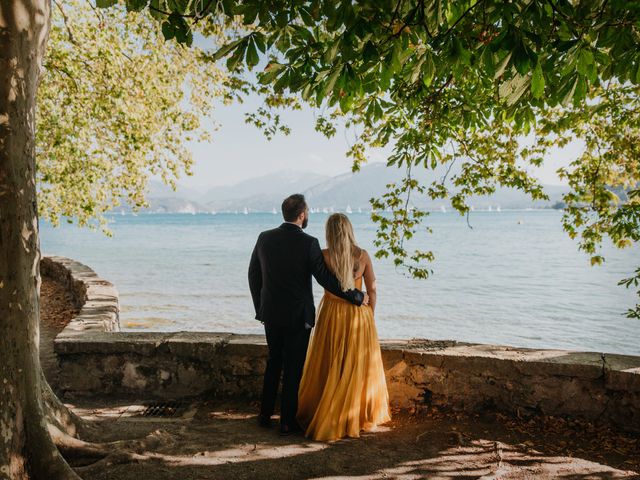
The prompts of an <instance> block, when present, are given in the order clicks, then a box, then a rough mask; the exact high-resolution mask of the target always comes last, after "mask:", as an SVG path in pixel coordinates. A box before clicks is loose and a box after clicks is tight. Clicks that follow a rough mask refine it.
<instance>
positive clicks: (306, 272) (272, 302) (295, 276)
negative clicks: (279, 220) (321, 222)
mask: <svg viewBox="0 0 640 480" xmlns="http://www.w3.org/2000/svg"><path fill="white" fill-rule="evenodd" d="M314 242H315V243H317V242H318V241H317V240H316V239H315V238H313V237H312V236H310V235H307V234H306V233H304V232H303V231H302V229H301V228H300V227H298V226H297V225H294V224H291V223H283V224H282V225H281V226H279V227H278V228H274V229H273V230H267V231H266V232H262V233H261V234H260V236H259V237H258V241H257V243H256V248H255V250H254V255H255V256H256V259H255V260H254V259H253V257H252V262H251V267H253V268H250V269H249V281H250V284H253V285H251V286H252V288H251V290H252V292H251V293H252V295H253V297H254V303H255V300H256V299H257V298H259V300H260V303H259V304H258V305H256V312H257V318H258V319H259V320H262V321H263V322H269V323H274V324H280V325H288V324H291V323H295V322H297V321H301V320H302V319H307V318H309V316H311V318H313V317H314V316H315V308H314V305H313V290H312V284H311V275H312V269H311V262H310V258H311V249H312V244H313V243H314ZM256 261H257V262H258V263H257V264H256ZM257 267H259V275H260V277H261V278H260V281H259V287H260V290H259V291H255V292H254V289H256V288H257V286H258V281H257V279H256V278H255V276H256V275H257V274H258V272H257V270H258V268H257Z"/></svg>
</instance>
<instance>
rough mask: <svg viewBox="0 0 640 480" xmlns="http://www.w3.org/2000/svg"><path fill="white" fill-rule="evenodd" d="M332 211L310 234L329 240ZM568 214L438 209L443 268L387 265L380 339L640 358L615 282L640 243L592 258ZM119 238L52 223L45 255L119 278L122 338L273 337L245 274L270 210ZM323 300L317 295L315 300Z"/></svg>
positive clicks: (638, 256) (128, 229)
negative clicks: (425, 271) (414, 273)
mask: <svg viewBox="0 0 640 480" xmlns="http://www.w3.org/2000/svg"><path fill="white" fill-rule="evenodd" d="M326 217H327V215H326V214H321V213H317V214H312V215H311V219H310V222H309V227H308V229H307V231H308V232H309V233H310V234H312V235H315V236H317V237H319V238H320V239H321V241H320V243H321V245H324V240H323V238H324V234H323V231H324V222H325V220H326ZM560 217H561V213H560V212H557V211H511V212H507V211H503V212H475V213H473V214H472V216H471V224H472V226H473V229H469V228H468V227H467V225H466V222H465V220H464V219H463V218H461V217H460V216H458V215H457V214H455V213H440V212H438V213H433V214H431V216H430V217H429V218H428V219H427V221H428V223H429V225H430V226H431V227H432V228H433V231H434V233H433V234H432V235H426V234H425V235H423V236H422V237H421V238H420V239H419V241H418V243H419V244H420V245H421V246H422V247H426V248H430V249H432V250H433V251H434V253H435V255H436V261H435V263H434V264H433V270H434V274H433V276H432V277H431V278H429V279H428V280H415V279H411V278H408V277H406V276H405V275H404V274H403V273H402V271H399V270H396V269H395V268H394V266H393V265H392V263H391V261H390V260H375V259H374V267H375V270H376V274H377V277H378V291H379V293H378V298H379V300H378V308H377V311H376V322H377V326H378V333H379V336H380V338H413V337H418V338H429V339H454V340H460V341H470V342H481V343H493V344H506V345H514V346H525V347H541V348H567V349H574V350H595V351H604V352H617V353H627V354H634V355H640V322H639V321H637V320H632V319H628V318H626V317H624V316H623V312H625V311H626V310H627V308H629V307H631V306H632V305H635V303H636V296H635V292H634V291H632V290H627V289H626V288H624V287H620V286H618V285H617V282H618V281H619V280H620V279H621V278H624V277H627V276H630V274H631V272H632V271H633V270H634V268H635V266H636V265H638V263H639V262H640V251H639V249H638V248H637V247H634V249H627V250H623V251H619V250H616V249H614V248H612V247H605V248H604V256H605V257H606V262H605V265H604V266H601V267H590V266H589V258H588V257H587V256H586V255H584V254H582V253H580V252H578V250H577V246H576V243H575V242H574V241H572V240H570V239H569V238H568V236H567V235H566V234H565V233H564V232H563V231H562V227H561V224H560ZM112 218H113V222H114V223H112V225H111V229H112V231H113V233H114V236H113V237H112V238H108V237H106V236H104V235H103V234H102V233H100V232H94V231H89V230H83V229H78V228H76V227H74V226H69V225H66V226H63V227H60V228H53V227H51V226H50V225H48V224H43V225H41V242H42V251H43V253H44V254H50V255H63V256H68V257H72V258H74V259H76V260H78V261H80V262H82V263H85V264H87V265H89V266H90V267H91V268H93V269H94V270H95V271H96V272H97V273H98V274H99V275H100V276H101V277H103V278H105V279H107V280H110V281H111V282H113V283H114V284H115V285H116V287H117V289H118V291H119V292H120V304H121V325H122V327H123V329H124V330H149V331H181V330H189V331H228V332H237V333H261V332H262V326H261V325H260V324H259V323H258V322H257V321H255V320H253V317H254V313H253V305H252V302H251V298H250V295H249V289H248V284H247V266H248V262H249V257H250V255H251V251H252V248H253V245H254V243H255V239H256V237H257V235H258V233H259V232H260V231H262V230H266V229H269V228H272V227H274V226H277V225H279V224H280V217H279V216H277V215H272V214H250V215H233V214H218V215H180V214H166V215H139V216H132V215H127V216H116V217H112ZM350 218H351V219H352V222H353V224H354V228H355V231H356V237H357V240H358V242H359V243H360V245H361V246H362V247H364V248H366V249H368V250H369V251H370V252H373V251H374V248H373V240H374V238H375V225H374V224H373V223H372V222H371V220H370V219H369V216H368V215H367V214H364V213H362V214H352V215H350ZM320 296H321V290H320V288H317V289H316V303H317V302H318V301H319V299H320Z"/></svg>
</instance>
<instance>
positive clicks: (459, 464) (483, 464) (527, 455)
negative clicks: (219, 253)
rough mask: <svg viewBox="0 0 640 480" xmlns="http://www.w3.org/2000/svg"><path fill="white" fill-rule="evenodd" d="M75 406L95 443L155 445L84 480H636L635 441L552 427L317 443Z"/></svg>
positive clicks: (541, 423) (231, 417) (245, 421)
mask: <svg viewBox="0 0 640 480" xmlns="http://www.w3.org/2000/svg"><path fill="white" fill-rule="evenodd" d="M75 408H76V411H77V413H80V414H81V415H82V416H84V417H85V418H87V419H90V420H91V421H92V422H96V424H97V425H98V430H97V432H99V433H95V435H98V437H99V438H100V439H101V440H102V441H104V440H116V439H123V438H127V439H130V438H136V437H142V436H144V435H147V434H149V433H150V432H154V431H155V432H156V436H157V440H158V442H157V444H156V445H154V447H153V448H152V449H149V450H148V451H147V450H143V451H138V452H137V453H138V454H139V455H138V457H137V459H136V460H135V461H134V462H133V463H131V462H128V463H125V464H109V462H107V463H104V462H101V463H99V464H96V465H94V466H89V467H79V468H78V473H80V474H81V476H82V478H84V479H85V480H107V479H108V480H129V479H153V480H165V479H167V480H168V479H180V480H190V479H194V480H195V479H198V480H209V479H225V480H232V479H233V480H236V479H238V480H244V479H246V480H249V479H251V480H253V479H303V478H314V479H320V478H323V479H328V478H332V479H334V478H337V479H343V478H344V479H346V478H349V479H374V478H375V479H378V478H394V479H416V478H433V479H446V478H492V479H530V478H535V479H544V478H573V479H605V478H606V479H615V478H640V475H639V474H637V473H634V472H640V455H636V453H638V452H640V438H638V437H637V436H636V437H633V436H624V435H620V434H617V433H615V432H610V431H606V430H602V429H598V430H597V431H591V432H590V431H589V429H588V427H586V426H585V425H578V424H575V425H573V426H572V425H570V424H567V423H566V422H565V423H562V421H561V420H553V419H545V420H542V419H539V420H537V421H534V422H533V423H532V422H531V421H530V422H520V421H514V420H511V419H508V418H506V417H502V416H499V415H495V414H494V415H488V416H485V417H480V416H472V417H469V416H461V415H455V414H451V413H447V414H444V413H438V412H430V413H427V412H422V413H419V414H414V415H411V414H409V413H408V412H397V413H396V414H395V416H394V420H393V422H392V423H391V424H390V425H388V426H386V427H385V428H381V430H380V431H379V432H377V433H374V434H367V435H364V436H363V437H361V438H360V439H348V440H342V441H339V442H334V443H321V442H313V441H309V440H307V439H305V438H304V437H302V436H291V437H280V436H279V435H278V434H277V429H272V430H264V429H262V428H260V427H258V426H257V425H256V422H255V420H256V419H255V415H254V413H253V412H254V411H255V406H252V405H240V406H239V405H238V404H229V403H220V402H214V401H210V402H202V403H200V404H198V405H197V411H196V412H195V415H194V416H193V418H191V419H188V418H182V419H177V420H175V419H174V420H151V419H144V418H136V417H134V416H131V415H132V412H134V411H135V410H136V409H140V407H139V406H138V407H136V406H131V404H130V403H129V402H120V403H119V404H116V403H113V402H111V403H110V404H108V405H105V406H102V407H101V406H99V405H97V404H96V402H87V403H85V404H84V405H77V406H76V407H75ZM192 413H194V412H192ZM552 420H553V422H561V425H557V424H556V425H553V424H552V423H549V422H551V421H552Z"/></svg>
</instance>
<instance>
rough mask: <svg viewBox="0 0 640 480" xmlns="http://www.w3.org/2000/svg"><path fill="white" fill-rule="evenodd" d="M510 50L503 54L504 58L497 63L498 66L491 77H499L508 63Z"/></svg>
mask: <svg viewBox="0 0 640 480" xmlns="http://www.w3.org/2000/svg"><path fill="white" fill-rule="evenodd" d="M511 55H512V52H509V53H508V54H506V55H505V56H504V58H503V59H502V60H501V61H500V63H499V64H498V68H496V73H495V74H494V75H493V78H500V77H501V76H502V74H503V73H504V71H505V70H506V68H507V66H508V65H509V61H510V60H511Z"/></svg>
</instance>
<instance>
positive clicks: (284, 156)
mask: <svg viewBox="0 0 640 480" xmlns="http://www.w3.org/2000/svg"><path fill="white" fill-rule="evenodd" d="M259 104H260V101H259V100H258V99H256V98H251V99H249V101H248V102H245V103H244V104H238V103H234V104H232V105H228V106H225V105H221V106H219V107H218V108H216V110H215V111H214V114H213V117H214V119H215V121H216V122H217V123H219V124H220V128H219V129H218V130H217V131H215V132H213V140H212V141H211V142H210V143H200V144H196V143H193V144H190V148H191V150H192V152H193V156H194V160H195V166H194V175H193V176H192V177H184V178H182V179H181V180H180V182H179V183H181V184H183V185H185V186H187V187H191V188H199V189H203V188H205V187H208V186H213V185H232V184H235V183H238V182H240V181H242V180H246V179H249V178H253V177H259V176H262V175H266V174H269V173H275V172H278V171H282V170H297V171H303V172H314V173H319V174H323V175H331V176H333V175H338V174H340V173H344V172H347V171H350V168H351V162H350V161H349V159H347V158H346V156H345V152H346V151H347V149H348V148H349V146H350V142H353V138H351V139H349V138H348V137H349V135H348V134H347V132H345V131H344V129H343V130H338V132H337V133H336V135H335V136H334V137H333V138H332V139H330V140H329V139H326V138H325V137H324V136H323V135H321V134H320V133H318V132H316V131H315V130H314V125H315V120H314V111H313V110H312V109H310V108H305V109H303V110H302V111H290V112H285V113H284V114H283V117H284V119H285V123H287V124H288V125H289V126H290V127H291V128H292V132H291V134H290V135H289V136H284V135H281V134H279V135H276V137H275V138H274V139H272V140H271V141H269V140H267V139H266V138H265V137H264V135H263V134H262V133H261V132H260V131H259V130H258V129H257V128H256V127H254V126H252V125H248V124H245V123H244V113H245V112H250V111H252V110H255V109H256V108H257V107H258V106H259ZM211 126H213V122H211ZM352 135H353V134H352ZM389 151H390V149H389V150H386V151H374V152H372V153H371V156H370V161H384V160H385V158H386V154H387V153H388V152H389ZM578 152H579V147H578V146H577V145H571V146H569V147H567V148H566V149H564V150H563V151H557V152H554V153H553V154H552V155H551V157H550V158H549V159H547V161H546V162H545V165H544V167H543V168H541V169H539V170H537V171H536V172H534V173H535V175H536V176H537V177H538V178H540V179H541V180H542V182H543V183H545V184H552V185H557V184H560V183H561V182H560V180H559V179H558V177H557V175H556V173H555V171H556V170H557V169H558V168H559V167H560V166H562V165H566V164H568V162H569V161H570V160H571V159H572V158H574V157H575V156H576V155H577V154H578Z"/></svg>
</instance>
